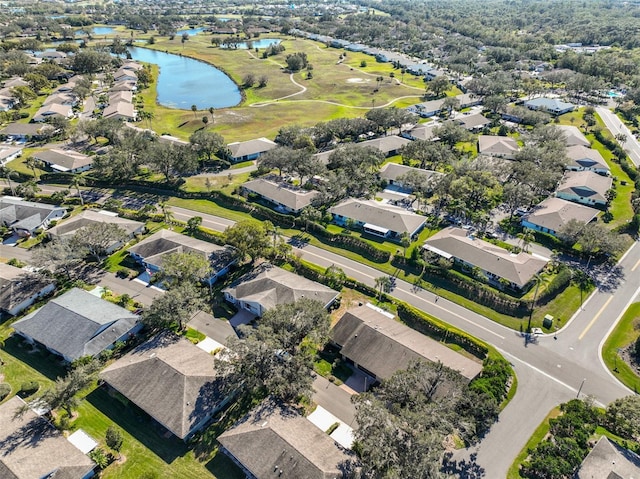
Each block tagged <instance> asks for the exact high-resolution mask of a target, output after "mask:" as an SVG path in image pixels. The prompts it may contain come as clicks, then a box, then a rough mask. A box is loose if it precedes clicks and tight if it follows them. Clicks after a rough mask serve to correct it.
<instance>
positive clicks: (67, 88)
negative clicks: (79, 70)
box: [53, 75, 83, 93]
mask: <svg viewBox="0 0 640 479" xmlns="http://www.w3.org/2000/svg"><path fill="white" fill-rule="evenodd" d="M82 79H83V76H82V75H74V76H72V77H71V78H69V79H68V80H67V81H66V82H65V83H62V84H61V85H59V86H58V87H56V88H55V90H53V91H54V93H72V92H73V89H74V88H75V87H77V86H78V83H79V82H80V80H82Z"/></svg>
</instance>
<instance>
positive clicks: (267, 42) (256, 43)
mask: <svg viewBox="0 0 640 479" xmlns="http://www.w3.org/2000/svg"><path fill="white" fill-rule="evenodd" d="M250 42H251V48H261V49H262V48H268V47H270V46H271V45H277V44H278V43H280V40H278V39H277V38H260V39H256V40H251V41H250ZM236 45H237V46H238V47H237V48H238V50H247V49H248V46H247V42H240V43H237V44H236ZM220 48H227V47H225V46H224V45H220Z"/></svg>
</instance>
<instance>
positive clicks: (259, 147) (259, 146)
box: [227, 138, 278, 163]
mask: <svg viewBox="0 0 640 479" xmlns="http://www.w3.org/2000/svg"><path fill="white" fill-rule="evenodd" d="M276 146H278V145H277V144H276V143H274V142H273V141H271V140H268V139H267V138H257V139H255V140H249V141H236V142H234V143H229V144H228V145H227V148H228V150H229V153H228V156H227V159H228V160H229V161H230V162H231V163H240V162H242V161H249V160H255V159H257V158H258V157H260V155H262V154H263V153H266V152H267V151H269V150H273V149H274V148H275V147H276Z"/></svg>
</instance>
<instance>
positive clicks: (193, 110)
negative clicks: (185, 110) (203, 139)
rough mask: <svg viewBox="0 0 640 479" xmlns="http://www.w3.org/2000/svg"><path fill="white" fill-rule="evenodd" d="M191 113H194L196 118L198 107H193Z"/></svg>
mask: <svg viewBox="0 0 640 479" xmlns="http://www.w3.org/2000/svg"><path fill="white" fill-rule="evenodd" d="M191 111H192V112H193V117H194V118H196V112H197V111H198V107H197V106H196V105H191Z"/></svg>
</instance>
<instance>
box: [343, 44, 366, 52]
mask: <svg viewBox="0 0 640 479" xmlns="http://www.w3.org/2000/svg"><path fill="white" fill-rule="evenodd" d="M365 48H367V47H366V45H363V44H362V43H349V45H347V46H346V47H344V49H345V50H348V51H350V52H362V51H364V49H365Z"/></svg>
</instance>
